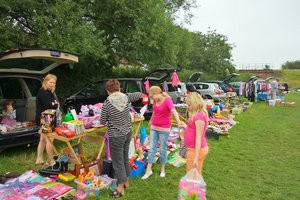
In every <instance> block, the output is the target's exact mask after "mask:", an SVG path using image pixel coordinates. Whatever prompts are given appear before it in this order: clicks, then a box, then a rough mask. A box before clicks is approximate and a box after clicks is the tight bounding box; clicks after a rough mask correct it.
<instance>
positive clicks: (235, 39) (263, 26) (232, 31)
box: [178, 0, 300, 68]
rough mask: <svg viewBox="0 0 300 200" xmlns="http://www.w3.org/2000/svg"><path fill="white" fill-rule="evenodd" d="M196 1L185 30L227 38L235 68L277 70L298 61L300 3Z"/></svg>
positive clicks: (287, 0)
mask: <svg viewBox="0 0 300 200" xmlns="http://www.w3.org/2000/svg"><path fill="white" fill-rule="evenodd" d="M196 1H197V5H198V8H195V9H192V10H191V12H192V13H193V15H194V18H193V19H192V21H191V25H188V24H184V27H186V28H188V29H189V30H190V31H200V32H203V33H206V32H207V31H208V30H209V29H211V30H216V31H217V32H218V33H221V34H223V35H226V36H227V37H228V40H229V43H232V44H234V45H235V47H234V49H233V51H232V54H233V60H234V63H235V64H236V65H237V67H240V66H245V65H246V66H247V65H249V64H255V63H266V64H270V65H271V66H272V67H273V68H279V67H280V66H281V65H282V64H283V63H284V62H286V61H295V60H300V15H299V11H300V0H196ZM178 22H179V23H180V22H183V19H182V17H181V18H180V19H178Z"/></svg>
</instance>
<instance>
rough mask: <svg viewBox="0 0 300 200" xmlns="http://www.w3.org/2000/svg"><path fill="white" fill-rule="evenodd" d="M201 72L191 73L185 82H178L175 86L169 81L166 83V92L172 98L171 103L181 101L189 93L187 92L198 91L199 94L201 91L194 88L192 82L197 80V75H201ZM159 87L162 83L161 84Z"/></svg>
mask: <svg viewBox="0 0 300 200" xmlns="http://www.w3.org/2000/svg"><path fill="white" fill-rule="evenodd" d="M201 74H202V73H193V74H192V75H191V76H190V77H189V79H188V82H187V83H184V82H180V83H179V84H178V86H177V88H176V87H173V86H172V83H171V82H167V85H168V92H167V93H168V94H169V96H170V97H171V98H172V101H173V103H175V104H176V103H182V102H183V100H184V97H185V96H186V95H187V94H188V93H189V92H198V93H199V94H200V95H201V93H200V92H199V91H198V90H197V89H196V87H195V86H194V84H193V82H194V81H196V80H198V78H199V76H201ZM161 87H163V86H162V84H161Z"/></svg>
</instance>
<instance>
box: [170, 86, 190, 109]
mask: <svg viewBox="0 0 300 200" xmlns="http://www.w3.org/2000/svg"><path fill="white" fill-rule="evenodd" d="M167 85H168V91H167V93H168V95H169V96H170V97H171V98H172V101H173V103H175V104H176V103H182V102H183V100H184V97H185V96H186V94H187V89H186V84H185V83H183V82H180V83H179V84H178V87H177V88H176V87H173V86H172V83H171V82H167Z"/></svg>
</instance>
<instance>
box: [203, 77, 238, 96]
mask: <svg viewBox="0 0 300 200" xmlns="http://www.w3.org/2000/svg"><path fill="white" fill-rule="evenodd" d="M236 76H239V74H236V73H232V74H230V75H229V76H226V77H225V78H224V80H223V81H218V80H214V81H205V82H206V83H216V84H218V85H219V87H220V88H222V90H223V91H224V92H225V93H229V94H230V95H231V96H236V95H237V94H236V90H235V88H234V87H232V86H231V85H230V84H229V81H230V79H232V78H233V77H236Z"/></svg>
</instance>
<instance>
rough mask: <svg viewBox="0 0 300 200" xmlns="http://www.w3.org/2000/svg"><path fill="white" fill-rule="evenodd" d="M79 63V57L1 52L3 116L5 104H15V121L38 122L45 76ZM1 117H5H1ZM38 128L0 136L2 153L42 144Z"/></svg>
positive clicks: (37, 51)
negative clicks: (39, 94) (37, 97)
mask: <svg viewBox="0 0 300 200" xmlns="http://www.w3.org/2000/svg"><path fill="white" fill-rule="evenodd" d="M76 62H78V56H77V55H75V54H72V53H69V52H65V51H57V50H50V49H18V50H11V51H5V52H0V112H2V110H3V102H4V101H5V100H8V99H9V100H13V101H14V102H15V109H16V120H17V121H18V122H30V121H34V120H35V112H36V96H35V95H36V94H37V92H38V90H39V89H40V88H41V83H42V79H43V77H44V75H45V74H46V73H48V72H49V71H50V70H52V69H54V68H56V67H58V66H60V65H62V64H67V63H76ZM1 116H2V113H1ZM37 131H38V127H37V126H30V127H27V128H26V127H18V128H15V129H14V130H12V131H8V132H4V131H2V132H0V151H2V150H4V149H6V148H9V147H15V146H19V145H27V144H35V143H36V142H37V141H38V140H39V135H38V133H37Z"/></svg>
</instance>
